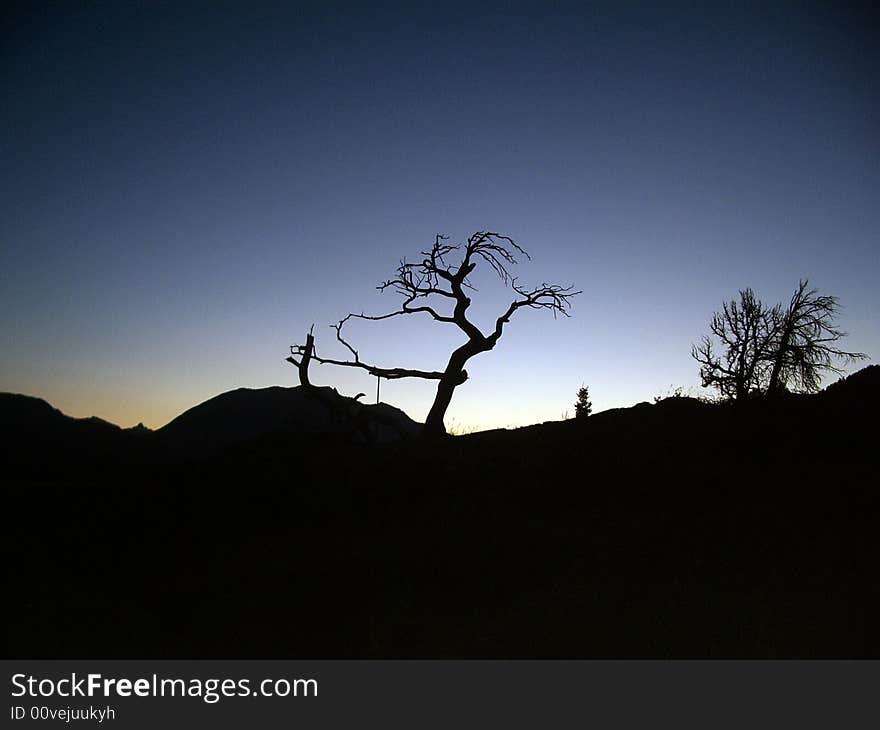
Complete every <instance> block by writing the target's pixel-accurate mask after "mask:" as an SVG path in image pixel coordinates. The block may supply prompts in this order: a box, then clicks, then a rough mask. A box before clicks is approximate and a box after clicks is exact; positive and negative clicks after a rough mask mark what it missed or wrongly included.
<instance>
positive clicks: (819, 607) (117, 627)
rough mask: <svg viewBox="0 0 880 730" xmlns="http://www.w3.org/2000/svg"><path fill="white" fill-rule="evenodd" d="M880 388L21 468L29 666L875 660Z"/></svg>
mask: <svg viewBox="0 0 880 730" xmlns="http://www.w3.org/2000/svg"><path fill="white" fill-rule="evenodd" d="M878 384H880V370H878V369H877V368H867V369H866V370H864V371H861V372H860V373H857V374H856V375H854V376H851V377H850V378H848V379H847V380H846V381H844V382H842V383H840V384H838V385H835V386H832V387H831V388H828V389H827V390H826V391H824V392H822V393H819V394H817V395H815V396H798V397H794V396H791V397H784V398H779V399H776V400H772V401H760V400H756V401H750V402H747V403H744V404H735V405H725V406H714V405H708V404H705V403H701V402H699V401H694V400H690V399H684V398H670V399H667V400H664V401H661V402H660V403H658V404H656V405H648V404H641V405H639V406H635V407H633V408H629V409H619V410H615V411H610V412H605V413H600V414H597V415H595V416H591V417H589V418H587V419H582V420H572V421H565V422H559V423H547V424H543V425H540V426H532V427H528V428H523V429H518V430H515V431H509V432H507V431H494V432H486V433H478V434H473V435H471V436H466V437H457V438H449V439H447V440H445V441H443V442H441V443H435V444H430V443H424V442H421V441H402V440H397V441H394V442H389V443H385V444H369V443H367V442H366V441H365V440H364V439H362V438H360V437H359V436H357V435H356V434H355V433H354V432H342V431H339V432H334V433H324V434H321V433H312V434H311V435H308V436H304V435H299V436H293V435H291V434H290V433H287V432H284V431H281V432H272V433H270V432H265V433H262V434H261V435H259V436H258V437H257V438H254V439H251V440H250V441H247V442H242V443H238V444H236V445H234V446H232V445H231V446H229V447H228V448H224V449H222V450H221V451H219V452H217V453H215V454H214V455H213V456H212V457H210V458H209V459H203V460H201V461H198V460H195V461H192V460H190V461H188V462H174V461H169V462H162V461H149V460H147V461H145V462H144V463H143V464H142V466H141V468H139V469H137V470H135V469H130V468H129V469H122V470H120V471H118V472H117V473H116V474H114V475H112V476H107V475H104V476H103V477H101V478H96V477H95V476H94V475H90V476H85V477H84V476H83V475H76V474H68V475H67V478H66V479H58V480H56V481H55V482H52V483H45V482H42V483H37V484H35V483H33V482H32V481H29V480H28V479H27V478H25V477H22V478H19V479H18V480H16V482H15V483H14V484H13V485H12V489H9V490H7V495H8V499H9V502H10V505H9V506H10V508H11V509H10V514H12V515H14V516H15V517H14V518H13V519H12V520H11V523H12V524H11V529H10V533H9V538H11V540H12V548H11V551H10V555H11V556H12V566H13V570H12V572H13V577H12V582H13V584H14V585H17V586H20V590H16V591H15V593H14V595H12V596H11V597H10V599H9V600H8V604H9V605H10V608H11V610H12V613H13V620H14V622H15V626H16V627H17V631H16V633H15V635H14V636H12V637H11V650H10V654H12V655H19V656H53V657H62V656H80V657H82V656H135V655H137V656H174V657H192V656H199V657H210V656H217V657H220V656H225V657H230V656H242V657H244V656H250V657H264V658H265V657H272V656H277V657H288V658H289V657H313V658H314V657H826V658H830V657H874V658H876V657H878V656H880V631H878V629H877V622H876V616H877V615H878V613H880V594H878V584H880V581H878V574H877V572H878V571H877V566H878V565H880V538H878V533H877V528H876V524H877V514H878V508H880V498H878V496H877V493H876V487H875V477H874V475H873V472H874V462H875V461H876V460H875V458H874V450H875V448H876V447H875V441H876V435H875V431H876V429H875V428H873V423H874V418H875V417H874V414H875V413H876V412H877V409H878V408H880V402H878V393H880V388H878ZM227 395H228V394H227ZM209 403H210V401H209Z"/></svg>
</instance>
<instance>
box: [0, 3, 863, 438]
mask: <svg viewBox="0 0 880 730" xmlns="http://www.w3.org/2000/svg"><path fill="white" fill-rule="evenodd" d="M621 8H624V9H621ZM4 12H5V13H6V15H5V17H4V24H3V33H4V44H3V51H2V53H3V64H2V75H0V82H2V89H3V96H4V99H5V100H6V103H5V104H4V108H5V111H4V114H3V117H2V120H0V125H2V131H3V133H2V137H0V143H2V156H3V160H4V163H3V165H2V169H0V185H2V194H3V200H4V215H3V216H2V219H0V241H2V250H0V306H2V312H3V315H2V320H0V342H2V350H0V390H5V391H13V392H24V393H28V394H32V395H38V396H40V397H43V398H45V399H47V400H48V401H50V402H51V403H52V404H53V405H55V406H57V407H59V408H61V409H62V410H64V411H65V412H67V413H70V414H71V415H76V416H86V415H92V414H95V415H99V416H101V417H103V418H106V419H108V420H111V421H114V422H116V423H119V424H121V425H125V426H128V425H133V424H135V423H137V422H139V421H143V422H144V423H146V424H147V425H149V426H152V427H157V426H161V425H162V424H163V423H165V422H167V421H168V420H170V419H171V418H173V417H174V416H175V415H177V414H178V413H180V412H181V411H183V410H185V409H186V408H188V407H190V406H192V405H194V404H196V403H198V402H201V401H203V400H205V399H207V398H209V397H211V396H213V395H216V394H218V393H220V392H222V391H225V390H229V389H232V388H237V387H262V386H267V385H276V384H282V385H292V384H295V382H296V377H295V370H294V369H293V368H292V367H291V366H290V365H289V364H287V363H285V362H284V357H285V356H286V355H287V348H288V345H289V344H291V343H292V342H299V341H301V340H302V338H303V335H304V333H305V331H306V330H307V329H308V327H309V325H310V324H312V323H313V322H314V323H315V324H316V333H317V335H318V347H319V349H320V350H321V351H322V353H323V352H326V353H328V354H329V353H333V352H336V353H337V354H341V353H339V352H338V351H336V350H334V344H333V339H332V338H333V333H332V330H330V329H329V327H327V325H329V324H330V323H331V322H334V321H336V320H337V319H339V318H340V317H341V316H343V315H344V314H345V313H347V312H349V311H357V312H360V311H365V312H368V313H381V312H384V311H390V310H392V309H394V308H396V306H397V304H398V300H397V299H395V297H394V295H392V294H390V293H386V294H384V295H383V294H380V293H378V292H377V291H376V290H375V286H376V285H377V284H378V283H380V282H381V281H382V280H383V279H385V278H387V277H388V276H389V275H390V274H391V273H393V271H394V269H395V267H396V265H397V262H398V260H399V259H400V258H402V257H404V256H413V255H416V254H417V252H418V251H419V250H422V249H423V248H425V247H426V246H428V245H429V244H430V242H431V241H433V238H434V235H435V234H437V233H444V234H448V235H450V236H452V237H453V239H464V238H466V237H467V236H468V235H469V234H470V233H472V232H474V231H476V230H484V229H490V230H496V231H500V232H502V233H505V234H507V235H510V236H513V237H514V238H515V239H516V240H517V241H518V242H519V243H521V244H522V245H523V246H524V247H525V248H527V249H528V250H529V252H530V253H531V254H532V258H533V260H532V261H531V262H528V263H527V264H525V265H523V266H521V267H520V268H521V271H519V272H518V273H519V275H520V277H521V280H522V281H523V282H524V283H528V282H534V283H540V282H543V281H558V282H560V283H564V284H574V285H575V286H576V287H577V288H579V289H582V290H583V292H584V293H583V294H582V295H581V296H579V297H577V298H576V299H575V300H574V307H573V310H572V317H571V318H570V319H559V320H556V321H554V320H553V319H552V317H549V316H548V315H547V313H543V312H531V311H524V312H519V313H518V314H517V315H516V319H515V320H514V321H513V322H512V323H511V326H510V327H509V329H508V330H507V332H506V333H505V335H504V338H503V339H502V341H501V342H500V344H499V346H498V347H497V348H496V349H495V351H494V352H491V353H488V354H485V355H481V356H479V357H478V358H476V359H474V360H472V361H471V363H469V366H468V371H469V373H470V375H471V379H470V381H469V382H468V383H466V384H465V385H464V386H462V387H461V388H460V389H458V391H457V392H456V395H455V399H454V401H453V404H452V407H451V409H450V411H449V414H448V418H447V424H449V423H454V424H455V425H456V426H457V427H460V428H465V429H471V428H490V427H495V426H513V425H522V424H526V423H533V422H538V421H543V420H552V419H559V418H561V417H562V415H563V413H565V412H568V414H569V415H572V413H573V403H574V399H575V392H576V390H577V388H578V387H579V386H580V385H581V384H582V383H583V384H586V385H588V386H589V388H590V392H591V394H592V398H593V403H594V408H595V409H596V410H602V409H604V408H609V407H615V406H625V405H631V404H633V403H635V402H638V401H641V400H651V399H652V397H653V396H655V395H658V394H662V393H665V392H666V391H668V390H669V389H670V388H674V387H677V386H682V387H684V388H685V389H688V388H691V389H693V392H694V393H697V392H699V388H698V368H697V367H696V364H695V363H694V362H693V361H692V360H691V358H690V356H689V352H690V345H691V343H692V342H695V341H696V340H698V339H699V337H700V335H701V334H702V333H703V332H705V331H706V327H707V323H708V320H709V317H710V315H711V313H712V311H713V310H714V309H716V308H717V307H718V306H719V305H720V303H721V302H722V300H724V299H728V298H731V297H733V296H735V295H736V292H737V290H739V289H741V288H743V287H746V286H751V287H753V288H754V289H755V290H756V291H757V293H758V294H759V295H760V296H761V297H762V298H763V299H765V300H766V301H770V302H775V301H777V300H783V299H787V298H788V296H789V295H790V293H791V292H792V291H793V289H794V288H795V286H796V285H797V282H798V279H799V278H802V277H809V278H810V280H811V282H812V283H813V284H814V285H815V286H817V287H818V288H819V289H820V290H821V291H822V292H824V293H831V294H835V295H837V296H838V297H839V298H840V300H841V303H842V304H843V306H844V310H843V313H842V315H841V317H840V320H839V321H840V324H841V325H842V326H843V328H844V329H846V330H848V331H849V332H850V337H849V338H848V340H847V345H848V347H849V348H850V349H854V350H861V351H864V352H867V353H868V354H869V355H871V356H872V357H874V358H876V357H877V355H878V353H880V347H878V345H880V331H878V326H877V322H878V321H880V317H878V315H880V295H878V287H877V281H878V274H880V256H878V250H880V246H878V240H877V235H878V234H877V231H878V230H880V154H878V153H880V144H878V143H880V134H878V132H880V128H878V98H880V97H878V94H877V93H876V92H877V86H876V79H877V78H878V71H880V69H878V61H877V54H876V52H875V48H876V32H875V31H873V30H872V28H873V24H872V23H871V22H870V18H868V17H866V16H862V15H860V14H859V12H858V11H856V10H853V9H849V8H847V7H846V6H845V5H840V4H828V5H809V4H804V3H798V4H792V5H791V6H788V7H787V8H786V7H782V6H777V7H776V8H774V9H767V8H766V7H764V6H763V4H737V5H736V7H731V6H730V5H719V6H712V5H703V4H700V5H684V4H682V5H681V6H676V5H665V6H664V7H663V9H659V8H657V7H655V4H654V3H646V4H643V5H639V4H635V3H626V4H620V3H609V4H589V3H578V4H564V3H563V4H547V3H540V4H534V5H510V4H504V5H501V4H499V5H497V6H493V5H491V4H485V5H482V6H481V8H480V9H479V10H472V9H469V8H468V7H467V6H466V5H454V4H449V3H443V4H432V3H407V4H403V5H398V6H392V5H390V4H381V3H363V4H336V3H315V4H290V3H282V4H267V3H226V4H223V3H194V2H184V3H180V4H177V6H166V5H160V4H153V3H148V4H143V5H134V4H128V3H109V4H98V3H70V4H66V5H64V6H62V7H60V8H59V7H50V6H48V5H47V6H41V5H40V4H38V3H29V4H23V5H22V6H20V7H12V6H10V8H9V9H7V10H5V11H4ZM478 278H479V277H478ZM479 285H480V292H479V294H478V295H477V296H475V298H474V299H475V305H474V310H475V314H476V316H477V318H478V319H480V318H482V320H481V321H484V322H488V321H489V320H491V319H493V318H494V316H497V313H498V312H499V311H501V310H503V308H504V307H505V306H506V304H507V303H508V302H509V300H510V299H509V298H510V292H509V291H505V290H504V289H503V287H502V285H501V283H500V282H498V281H493V280H492V279H491V277H482V278H481V279H480V281H479ZM351 335H352V339H353V341H355V343H356V345H357V346H358V347H359V349H360V351H361V354H362V356H363V357H364V359H369V360H371V361H374V362H376V363H378V364H382V365H388V366H410V367H426V368H429V369H442V368H443V366H444V365H445V358H446V357H447V356H448V353H449V351H450V350H451V349H452V348H453V347H454V346H455V345H456V344H457V343H458V342H460V338H459V337H458V335H457V333H456V331H455V330H454V329H453V328H449V327H448V326H447V325H442V324H437V323H433V322H430V321H408V322H402V321H392V322H387V323H380V324H359V325H358V326H357V327H352V329H351ZM313 380H315V381H316V382H319V383H322V384H331V385H334V386H336V387H337V388H339V390H340V391H341V392H344V393H348V394H351V395H353V394H355V393H357V392H359V391H365V392H367V393H368V394H370V397H372V394H373V393H374V392H375V382H374V381H373V380H372V379H371V378H369V377H368V376H362V375H360V374H358V373H355V372H351V371H348V370H343V369H339V368H335V369H334V368H331V367H327V366H324V367H315V368H314V370H313ZM433 392H434V384H433V383H430V382H424V381H405V382H404V381H397V382H386V383H383V390H382V396H383V398H382V399H383V400H384V401H386V402H391V403H394V404H395V405H398V406H399V407H401V408H403V409H404V410H406V411H407V412H408V413H410V415H412V416H413V417H414V418H417V419H419V420H421V419H423V418H424V415H425V413H426V412H427V409H428V407H429V406H430V403H431V400H432V398H433Z"/></svg>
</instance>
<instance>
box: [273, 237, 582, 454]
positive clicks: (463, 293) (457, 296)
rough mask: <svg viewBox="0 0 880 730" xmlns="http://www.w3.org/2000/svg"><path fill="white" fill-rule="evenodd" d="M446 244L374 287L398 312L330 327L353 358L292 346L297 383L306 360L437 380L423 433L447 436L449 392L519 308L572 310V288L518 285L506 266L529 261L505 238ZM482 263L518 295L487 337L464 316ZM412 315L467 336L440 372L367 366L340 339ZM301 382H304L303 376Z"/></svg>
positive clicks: (437, 243)
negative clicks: (394, 296) (350, 327)
mask: <svg viewBox="0 0 880 730" xmlns="http://www.w3.org/2000/svg"><path fill="white" fill-rule="evenodd" d="M447 240H448V238H447V237H446V236H437V237H436V238H435V240H434V245H433V246H432V247H431V249H430V250H429V251H422V252H421V256H422V257H423V258H422V260H421V261H419V262H417V263H408V262H407V261H406V260H403V261H401V262H400V266H398V267H397V271H396V273H395V276H394V278H392V279H389V280H387V281H385V282H383V283H382V284H380V285H379V286H378V287H377V288H378V289H379V290H380V291H385V290H386V289H390V290H392V291H394V292H396V293H398V294H400V295H401V296H402V297H403V300H404V301H403V304H402V305H401V307H400V309H398V310H395V311H393V312H389V313H388V314H382V315H378V316H368V315H365V314H353V313H350V314H348V315H346V316H345V317H343V318H342V319H341V320H340V321H339V322H338V323H337V324H335V325H332V327H333V329H334V330H335V331H336V339H337V340H338V341H339V342H341V343H342V345H344V346H345V347H346V348H347V349H348V351H349V352H350V353H351V355H352V359H350V360H334V359H330V358H323V357H319V356H318V355H317V353H316V351H315V346H314V342H313V340H307V342H306V344H305V345H294V346H292V347H291V356H293V355H297V356H299V357H300V360H299V361H297V360H295V359H294V358H293V357H291V358H288V360H290V361H291V362H293V363H294V364H295V365H297V367H299V368H300V373H301V375H300V378H301V382H303V381H302V364H303V362H305V361H306V358H307V357H308V358H309V359H311V360H314V361H316V362H319V363H325V364H330V365H342V366H346V367H356V368H361V369H362V370H365V371H367V372H368V373H370V374H371V375H375V376H377V377H380V378H389V379H396V378H425V379H428V380H437V381H439V382H438V384H437V394H436V396H435V398H434V403H433V405H432V406H431V410H430V411H429V413H428V416H427V418H426V419H425V434H426V435H427V436H429V437H432V436H437V435H442V434H445V433H446V429H445V427H444V425H443V417H444V415H445V413H446V410H447V408H448V407H449V404H450V402H451V401H452V394H453V392H454V391H455V389H456V388H457V387H458V386H459V385H461V384H462V383H464V382H465V381H466V380H467V377H468V375H467V371H466V370H465V369H464V366H465V364H466V363H467V361H468V360H470V358H472V357H473V356H474V355H478V354H479V353H481V352H488V351H489V350H491V349H493V348H494V347H495V345H496V344H497V343H498V340H499V339H501V335H502V334H503V332H504V326H505V325H506V324H507V323H508V322H509V321H510V318H511V317H512V316H513V315H514V314H515V313H516V312H517V311H518V310H520V309H523V308H530V309H547V310H549V311H551V312H552V313H553V315H554V317H555V316H556V315H557V314H563V315H565V316H568V312H567V311H566V310H567V309H568V308H569V307H570V306H571V302H570V299H571V297H573V296H575V295H577V294H580V293H581V292H580V291H574V288H573V287H571V286H568V287H564V286H560V285H558V284H541V286H538V287H535V288H527V287H522V286H520V285H518V284H517V279H516V277H514V276H512V275H511V273H510V267H511V266H512V265H514V264H516V258H515V255H516V254H521V255H523V256H525V257H526V258H527V259H528V258H530V257H529V255H528V253H526V251H525V250H524V249H523V248H522V247H520V246H519V245H518V244H517V243H516V242H514V240H513V239H512V238H509V237H508V236H502V235H501V234H498V233H493V232H489V231H478V232H477V233H474V235H472V236H471V237H470V238H468V240H467V242H466V243H462V244H449V243H447ZM452 257H455V258H456V259H458V260H457V263H448V262H447V259H450V258H452ZM459 257H460V258H459ZM481 262H482V263H485V264H487V265H488V266H489V267H490V268H491V269H492V270H493V271H494V272H495V273H496V274H497V275H498V277H499V278H500V279H501V281H502V282H503V283H504V284H505V285H509V286H510V288H511V289H512V290H513V291H514V293H515V294H516V295H517V298H515V299H514V301H513V302H511V304H510V306H508V307H507V309H506V310H505V311H504V312H503V313H501V315H500V316H498V318H497V319H496V320H495V326H494V328H493V329H492V330H491V331H490V332H488V333H484V332H483V331H482V330H480V329H479V328H478V327H477V326H476V325H475V324H474V323H473V322H471V321H470V320H469V319H468V316H467V311H468V308H469V307H470V305H471V299H470V296H469V295H468V291H474V289H473V287H472V286H471V285H470V283H469V279H468V277H469V276H470V274H471V273H472V272H473V271H474V269H475V268H476V267H477V265H478V264H479V263H481ZM437 302H446V303H447V304H448V305H451V307H452V311H451V312H448V311H447V313H441V312H440V311H438V310H437V309H436V308H435V306H436V303H437ZM410 314H427V315H428V316H430V317H431V318H432V319H434V320H435V321H437V322H444V323H447V324H451V325H454V326H455V327H457V328H458V329H460V330H461V331H462V332H463V333H464V334H465V335H466V337H467V339H466V340H465V342H464V343H463V344H462V345H460V346H459V347H457V348H456V349H455V350H453V352H452V354H451V355H450V356H449V360H448V362H447V364H446V367H445V369H444V370H442V371H425V370H408V369H405V368H382V367H377V366H376V365H370V364H367V363H364V362H361V360H360V356H359V354H358V351H357V350H356V349H354V347H352V346H351V345H350V344H349V343H348V342H347V341H346V340H345V338H344V337H343V328H344V326H345V324H346V322H348V321H349V320H350V319H352V318H354V319H366V320H371V321H379V320H385V319H390V318H392V317H398V316H403V315H410ZM303 384H307V377H306V381H305V382H304V383H303Z"/></svg>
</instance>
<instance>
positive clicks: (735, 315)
mask: <svg viewBox="0 0 880 730" xmlns="http://www.w3.org/2000/svg"><path fill="white" fill-rule="evenodd" d="M778 320H779V308H778V307H774V308H773V309H768V308H767V307H766V306H765V305H764V304H763V303H762V302H761V300H760V299H758V298H757V297H756V296H755V293H754V292H753V291H752V290H751V289H748V288H747V289H742V290H741V291H740V293H739V301H736V300H735V299H732V300H730V301H729V302H724V304H723V306H722V309H721V311H720V312H715V313H714V314H713V315H712V321H711V322H710V323H709V329H710V331H711V334H712V336H711V337H710V336H708V335H705V336H703V339H702V341H701V342H700V344H699V345H694V346H693V347H692V348H691V357H693V358H694V359H695V360H696V361H697V362H698V363H700V379H701V381H702V384H703V387H704V388H708V387H712V388H716V389H717V390H718V392H719V393H720V394H721V395H722V396H723V397H724V398H727V399H730V400H741V399H743V398H746V397H748V395H749V394H750V393H751V392H753V391H755V390H757V391H762V390H763V389H764V388H765V387H766V383H767V380H768V372H769V369H770V368H769V366H768V358H769V357H770V355H771V352H772V350H771V348H772V345H773V341H774V339H775V337H776V330H777V326H778Z"/></svg>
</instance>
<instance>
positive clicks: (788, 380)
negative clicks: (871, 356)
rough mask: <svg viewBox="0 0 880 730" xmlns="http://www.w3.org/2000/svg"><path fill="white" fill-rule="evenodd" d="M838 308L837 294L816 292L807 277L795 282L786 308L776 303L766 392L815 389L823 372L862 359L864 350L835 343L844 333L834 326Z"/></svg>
mask: <svg viewBox="0 0 880 730" xmlns="http://www.w3.org/2000/svg"><path fill="white" fill-rule="evenodd" d="M839 310H840V305H839V303H838V300H837V297H833V296H828V295H825V294H819V292H818V291H817V290H816V289H811V288H810V283H809V281H808V280H807V279H803V280H801V281H800V282H799V283H798V288H797V289H796V290H795V293H794V294H792V296H791V301H789V304H788V308H783V307H777V308H776V310H775V311H776V313H777V314H776V316H777V325H776V337H775V339H774V348H773V353H772V357H771V361H772V365H773V367H772V370H771V371H770V379H769V382H768V384H767V391H768V392H769V393H776V392H778V391H779V390H792V391H796V392H805V393H814V392H816V391H817V390H819V388H820V386H821V381H822V376H823V375H824V374H825V373H826V372H832V373H838V374H840V373H842V372H843V370H841V368H840V367H838V366H837V365H836V362H837V361H841V362H843V363H844V364H846V363H850V362H853V361H855V360H864V359H866V358H867V357H868V356H867V355H865V353H863V352H847V351H846V350H841V349H840V348H838V347H837V346H836V344H835V343H837V342H839V341H840V340H841V339H842V338H844V337H846V332H843V331H841V330H839V329H837V327H835V326H834V318H835V316H836V315H837V313H838V312H839Z"/></svg>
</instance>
